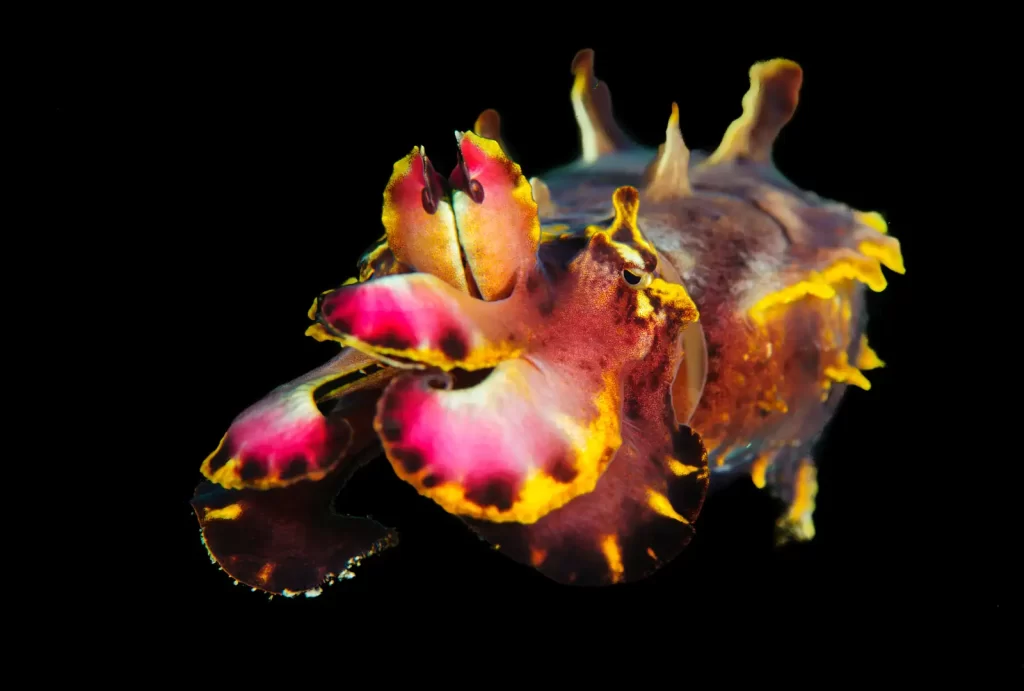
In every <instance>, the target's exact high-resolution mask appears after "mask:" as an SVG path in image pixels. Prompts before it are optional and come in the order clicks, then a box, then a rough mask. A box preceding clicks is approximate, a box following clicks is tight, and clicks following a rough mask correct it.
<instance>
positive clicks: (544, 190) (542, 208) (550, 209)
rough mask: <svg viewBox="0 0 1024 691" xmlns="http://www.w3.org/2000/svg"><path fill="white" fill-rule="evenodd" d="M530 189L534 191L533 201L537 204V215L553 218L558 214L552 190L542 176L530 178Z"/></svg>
mask: <svg viewBox="0 0 1024 691" xmlns="http://www.w3.org/2000/svg"><path fill="white" fill-rule="evenodd" d="M530 189H531V190H532V192H533V201H534V202H535V203H536V204H537V215H538V216H540V218H552V217H554V216H555V215H556V214H558V207H556V206H555V203H554V202H553V201H552V200H551V190H549V189H548V186H547V184H546V183H545V182H544V181H543V180H541V179H540V178H530Z"/></svg>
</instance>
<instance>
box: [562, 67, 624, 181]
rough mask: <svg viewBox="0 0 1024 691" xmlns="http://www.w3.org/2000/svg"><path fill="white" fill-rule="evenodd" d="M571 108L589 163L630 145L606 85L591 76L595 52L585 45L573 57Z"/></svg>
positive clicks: (584, 154) (586, 159) (584, 158)
mask: <svg viewBox="0 0 1024 691" xmlns="http://www.w3.org/2000/svg"><path fill="white" fill-rule="evenodd" d="M572 73H573V76H574V77H575V80H574V81H573V84H572V93H571V99H572V109H573V112H574V113H575V114H576V124H577V125H578V126H579V128H580V141H581V144H582V147H583V160H584V161H586V162H588V163H592V162H594V161H596V160H597V159H598V158H600V157H601V156H602V155H604V154H609V153H612V152H613V151H619V150H622V149H626V148H629V147H630V146H631V144H632V143H631V142H630V141H629V138H628V137H626V135H625V134H624V133H623V132H622V129H621V128H619V125H618V124H617V123H616V122H615V118H614V116H613V115H612V95H611V92H610V91H609V90H608V85H607V84H605V83H604V82H602V81H598V80H597V79H595V77H594V51H593V50H591V49H589V48H586V49H584V50H581V51H580V52H578V53H576V57H574V58H573V60H572Z"/></svg>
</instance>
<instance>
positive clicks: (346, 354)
mask: <svg viewBox="0 0 1024 691" xmlns="http://www.w3.org/2000/svg"><path fill="white" fill-rule="evenodd" d="M367 368H371V369H376V368H377V363H376V362H375V361H374V360H373V359H372V358H370V357H368V356H366V355H364V354H363V353H360V352H358V351H356V350H353V349H351V348H349V349H346V350H343V351H342V352H341V353H339V354H338V356H337V357H335V358H334V359H332V360H331V361H329V362H327V363H326V364H324V365H323V366H321V367H319V368H317V369H315V370H313V371H312V372H309V373H308V374H306V375H303V376H302V377H299V378H298V379H296V380H294V381H292V382H289V383H288V384H284V385H282V386H279V387H277V388H276V389H274V390H273V391H271V392H270V393H269V394H267V396H265V397H264V398H263V399H262V400H260V401H259V402H257V403H255V404H253V405H252V406H250V407H249V408H248V409H247V410H245V411H244V412H243V413H242V414H241V415H239V416H238V417H237V418H235V421H234V422H233V423H232V424H231V426H230V427H229V428H228V431H227V434H225V435H224V437H223V439H221V441H220V444H218V445H217V448H216V449H215V450H214V452H213V453H211V454H210V455H209V456H208V457H207V458H206V460H205V461H203V464H202V466H201V467H200V471H201V472H202V474H203V475H204V476H205V477H206V478H207V479H209V480H210V481H211V482H213V483H215V484H218V485H221V486H222V487H225V488H228V489H243V488H251V489H257V490H265V489H269V488H272V487H285V486H288V485H291V484H294V483H296V482H299V481H300V480H305V479H309V480H319V479H321V478H323V477H324V476H325V475H326V474H327V473H328V472H330V471H331V469H332V468H334V466H335V465H336V464H337V463H338V462H339V460H341V459H343V458H345V457H346V451H348V449H349V445H350V444H351V441H352V434H353V430H352V427H351V425H350V424H349V422H348V421H347V420H346V419H345V418H344V417H342V416H328V417H325V416H324V415H323V414H322V413H321V412H320V410H319V408H318V407H317V405H318V404H322V403H323V402H324V401H328V400H331V399H334V398H337V397H338V396H339V395H340V394H341V392H344V391H348V390H350V389H352V387H353V386H355V387H357V388H358V387H361V386H365V385H366V383H365V382H361V381H358V380H359V379H361V378H362V374H361V371H362V370H366V369H367Z"/></svg>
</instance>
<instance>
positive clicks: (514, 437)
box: [192, 50, 905, 596]
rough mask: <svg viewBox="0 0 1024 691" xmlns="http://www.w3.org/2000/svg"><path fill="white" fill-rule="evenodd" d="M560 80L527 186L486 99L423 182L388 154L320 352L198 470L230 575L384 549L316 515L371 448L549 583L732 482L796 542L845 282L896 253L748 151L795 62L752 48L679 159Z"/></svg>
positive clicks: (675, 134)
mask: <svg viewBox="0 0 1024 691" xmlns="http://www.w3.org/2000/svg"><path fill="white" fill-rule="evenodd" d="M572 73H573V82H572V87H571V92H570V98H571V102H572V107H573V110H574V113H575V115H576V120H577V124H578V126H579V136H580V141H581V146H582V156H581V158H580V160H578V161H576V162H575V163H572V164H570V165H568V166H566V167H564V168H560V169H556V170H554V171H549V172H546V173H543V179H541V178H539V177H531V178H529V179H528V178H527V177H525V176H524V175H523V171H522V170H521V169H520V167H519V166H518V165H517V164H516V163H515V162H514V161H513V160H512V159H511V158H510V156H509V153H508V150H507V149H506V148H505V145H504V143H503V142H502V140H501V122H500V118H499V117H498V114H497V112H496V111H493V110H489V111H484V112H483V113H482V114H481V115H480V117H479V118H478V119H477V121H476V123H475V125H474V130H473V131H472V132H457V133H456V152H455V160H456V165H455V167H454V170H452V172H451V174H450V175H449V176H448V177H447V178H445V177H443V176H441V175H440V174H438V172H437V171H436V170H435V169H434V167H433V164H432V163H431V161H430V160H429V159H428V158H427V157H426V155H425V153H424V151H423V148H422V147H416V148H414V149H412V150H411V152H410V153H409V155H408V156H406V157H404V158H403V159H402V160H400V161H398V162H397V163H396V164H395V166H394V169H393V172H392V176H391V179H390V180H389V181H388V183H387V185H386V188H385V192H384V198H383V201H384V207H383V213H382V225H383V229H384V232H383V235H382V236H381V237H380V238H379V240H378V241H377V242H375V243H374V244H373V245H372V246H371V247H370V249H368V250H367V251H366V252H365V253H364V255H363V256H362V258H361V259H360V261H359V262H358V266H357V272H356V273H357V276H356V278H352V279H349V280H348V281H346V282H344V283H343V284H342V285H341V286H340V287H338V288H337V289H334V290H328V291H326V292H324V293H323V294H321V295H320V296H319V297H317V298H316V300H315V301H314V304H313V307H312V308H311V309H310V312H309V316H310V318H311V320H313V324H312V325H311V326H310V327H309V329H308V330H307V334H308V335H309V336H311V337H313V338H315V339H317V340H319V341H323V342H331V343H338V344H340V346H341V347H342V350H341V352H340V353H339V354H338V355H337V356H336V357H335V358H334V359H332V360H330V361H329V362H327V363H326V364H325V365H323V366H322V367H320V368H318V369H316V370H314V371H313V372H310V373H309V374H307V375H305V376H303V377H300V378H299V379H297V380H295V381H293V382H291V383H289V384H285V385H283V386H280V387H278V388H277V389H275V390H273V391H272V392H271V393H270V394H268V395H267V396H266V397H265V398H264V399H263V400H261V401H259V402H257V403H256V404H254V405H253V406H251V407H250V408H249V409H247V410H246V411H244V412H243V413H242V414H241V415H239V416H238V417H237V418H236V419H235V421H234V422H233V423H232V424H231V426H230V427H229V429H228V432H227V433H226V434H225V436H224V438H223V439H222V440H221V443H220V444H219V445H218V446H217V448H216V449H215V450H214V452H213V453H211V454H210V455H209V456H208V457H207V458H206V460H205V461H204V462H203V463H202V465H201V468H200V471H201V473H202V474H203V475H204V476H205V478H206V481H204V482H203V483H201V484H200V486H199V487H198V488H197V490H196V493H195V496H194V497H193V498H192V506H193V509H194V511H195V513H196V516H197V518H198V520H199V524H200V527H201V530H202V536H203V542H204V544H205V545H206V547H207V549H208V551H209V553H210V556H211V558H212V559H213V560H214V561H215V562H216V563H217V564H218V565H219V566H220V567H221V568H222V569H223V570H224V571H225V572H226V573H227V574H228V575H229V576H230V577H232V578H234V579H235V580H237V581H238V582H240V583H243V584H245V585H247V586H249V587H251V588H253V589H256V590H261V591H264V592H268V593H272V594H284V595H295V594H299V593H306V594H307V595H309V596H313V595H317V594H319V593H320V592H321V588H322V586H323V585H324V584H325V583H331V582H333V581H335V580H338V579H346V578H350V577H351V576H352V575H353V573H352V569H353V568H354V567H355V566H356V565H358V564H359V563H360V561H361V560H362V559H363V558H365V557H367V556H370V555H373V554H376V553H378V552H380V551H381V550H383V549H386V548H388V547H391V546H393V545H395V544H396V543H397V533H396V531H395V530H393V529H390V528H387V527H385V526H383V525H380V524H378V523H377V522H375V521H373V520H372V519H369V518H358V517H352V516H344V515H340V514H337V513H335V512H334V510H333V508H332V503H333V500H334V497H335V495H336V494H337V492H338V491H339V490H340V489H341V487H342V486H343V485H344V483H345V482H346V480H347V479H348V478H349V477H350V476H351V475H352V473H354V472H356V471H357V470H358V468H359V467H361V466H362V465H363V464H364V463H366V462H368V461H369V460H371V459H372V458H374V457H375V456H377V455H378V454H379V453H380V450H381V449H382V450H383V454H384V456H385V458H386V459H387V462H388V463H389V464H390V465H391V467H392V469H393V470H394V471H395V473H396V475H398V477H399V478H401V479H402V480H404V481H405V482H408V483H409V484H411V485H412V486H413V487H414V488H415V489H416V490H417V491H418V492H419V493H420V494H422V495H423V496H424V497H427V498H429V499H431V500H433V502H435V503H436V504H437V505H439V507H440V508H442V509H443V510H446V511H448V512H449V513H452V514H454V515H456V516H458V517H459V518H461V519H462V520H463V521H464V522H465V523H466V524H467V525H468V526H469V527H470V528H471V529H473V530H474V531H476V532H477V533H478V534H479V535H480V536H481V537H482V538H484V539H485V540H487V541H489V542H491V543H492V544H493V545H494V547H495V548H496V549H498V550H499V551H501V552H502V553H503V554H505V555H507V556H509V557H510V558H511V559H513V560H515V561H517V562H519V563H521V564H524V565H526V566H529V567H532V568H534V569H537V570H538V571H540V572H541V573H543V574H544V575H546V576H547V577H548V578H550V579H552V580H553V581H556V582H558V583H564V584H573V585H610V584H619V583H626V582H630V581H635V580H638V579H641V578H644V577H646V576H647V575H649V574H650V573H652V572H653V571H654V570H656V569H658V568H660V567H662V566H664V565H666V564H668V563H669V562H671V561H672V560H673V559H674V558H675V557H676V556H677V555H678V554H679V553H680V552H681V551H682V550H683V549H684V548H685V546H686V545H687V544H688V543H689V541H690V539H691V538H692V536H693V534H694V530H695V524H696V522H697V521H698V518H699V514H700V511H701V508H702V506H703V503H704V500H705V495H706V494H707V492H708V491H709V489H713V488H715V487H721V486H723V485H724V484H726V483H727V481H728V480H729V479H731V478H736V477H739V476H743V475H748V476H749V477H750V478H751V481H752V482H753V483H754V484H755V485H756V486H757V487H764V488H766V489H768V490H769V491H771V492H772V494H773V495H774V496H775V497H777V498H778V499H779V500H780V501H781V502H782V503H783V504H784V507H785V508H784V509H783V510H782V512H781V514H780V516H779V519H778V521H777V525H776V529H777V539H778V541H779V542H780V543H782V542H786V541H789V540H808V539H812V538H813V537H814V535H815V532H816V531H815V526H814V521H813V514H814V509H815V501H816V497H817V491H818V477H817V471H816V463H815V457H814V453H815V448H816V446H815V445H816V442H817V440H818V439H819V438H820V436H821V434H822V430H823V429H824V428H825V425H826V424H827V423H828V422H829V420H830V419H831V417H832V416H833V414H834V413H835V410H836V407H837V405H838V402H839V400H840V399H841V397H842V395H843V394H844V392H845V390H846V388H847V387H848V386H851V385H852V386H855V387H858V388H862V389H869V388H871V386H872V383H871V381H870V380H869V379H868V377H867V376H866V375H865V372H870V371H871V370H874V369H877V368H879V367H883V366H884V363H883V362H882V360H881V359H880V358H879V356H878V355H877V354H876V353H875V352H874V350H873V349H872V348H871V346H870V345H869V344H868V340H867V335H866V333H865V324H866V307H865V292H866V290H872V291H876V292H877V291H881V290H884V289H885V288H886V287H887V279H886V276H885V275H884V274H883V272H882V267H885V268H888V269H889V270H891V271H894V272H896V273H900V274H902V273H903V272H904V270H905V267H904V264H903V258H902V255H901V251H900V244H899V241H898V240H897V239H896V238H894V237H892V236H891V235H890V234H889V227H888V224H887V222H886V220H885V219H884V218H883V217H882V215H881V214H879V213H877V212H863V211H859V210H856V209H852V208H850V207H848V206H846V205H844V204H842V203H839V202H835V201H832V200H827V199H823V198H821V197H819V196H817V195H815V194H813V193H811V192H807V191H805V190H802V189H800V188H798V187H797V186H796V185H794V184H793V183H791V182H790V181H789V180H787V179H786V178H785V176H784V175H783V174H782V173H781V172H780V171H779V170H778V169H777V168H776V167H775V166H774V164H773V150H774V146H775V142H776V139H777V137H778V135H779V133H780V131H781V130H782V128H783V127H784V126H785V125H786V124H787V123H788V122H789V121H790V120H791V118H792V117H793V114H794V113H795V111H796V108H797V106H798V102H799V91H800V87H801V84H802V81H803V71H802V69H801V68H800V67H799V66H798V65H796V63H793V62H791V61H788V60H781V59H779V60H769V61H766V62H761V63H757V64H756V65H754V66H753V67H752V68H751V70H750V89H749V90H748V92H747V93H746V95H745V96H744V97H743V100H742V113H741V114H740V116H739V117H738V118H737V119H736V121H735V122H733V123H732V125H731V126H729V127H728V129H727V130H726V132H725V135H724V137H723V139H722V142H721V143H720V145H719V146H718V148H717V149H716V150H715V151H714V152H712V153H711V154H710V155H705V154H703V153H701V152H692V155H691V152H690V150H689V149H688V148H687V146H686V144H685V143H684V139H683V133H682V132H681V131H680V128H679V109H678V107H677V106H676V104H674V103H673V104H672V109H671V115H670V117H669V121H668V126H667V128H666V135H665V141H664V142H663V143H662V144H661V145H660V146H659V148H658V149H657V150H647V149H642V148H640V147H639V146H637V145H635V144H634V143H632V142H631V141H629V139H628V138H627V137H626V136H625V135H624V134H623V131H622V129H621V128H620V127H619V125H618V124H617V123H616V122H615V120H614V117H613V115H612V108H611V95H610V92H609V90H608V87H607V86H606V85H605V84H604V83H603V82H600V81H598V80H597V79H596V78H595V76H594V53H593V51H591V50H583V51H580V52H579V53H578V54H577V55H576V58H575V59H574V60H573V64H572ZM818 117H821V115H820V114H819V115H818ZM826 117H827V114H826ZM438 539H443V538H442V537H441V536H439V538H438Z"/></svg>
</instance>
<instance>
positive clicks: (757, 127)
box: [707, 59, 803, 165]
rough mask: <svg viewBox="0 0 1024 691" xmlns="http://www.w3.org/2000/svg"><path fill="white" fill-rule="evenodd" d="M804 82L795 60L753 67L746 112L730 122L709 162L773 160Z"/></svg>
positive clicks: (766, 63) (777, 61)
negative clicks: (780, 136)
mask: <svg viewBox="0 0 1024 691" xmlns="http://www.w3.org/2000/svg"><path fill="white" fill-rule="evenodd" d="M802 82H803V70H801V69H800V65H798V64H796V63H795V62H793V61H792V60H782V59H775V60H768V61H766V62H759V63H757V64H755V65H754V66H753V67H751V68H750V90H749V91H747V93H746V95H745V96H744V97H743V114H742V115H741V116H740V117H739V118H737V119H736V120H734V121H733V123H732V124H731V125H729V129H728V130H726V132H725V136H724V137H722V142H721V144H719V145H718V148H717V149H715V151H714V153H712V154H711V156H710V157H709V158H708V160H707V163H708V164H711V165H713V164H715V163H719V162H722V161H729V160H750V161H756V162H758V163H768V162H770V161H771V156H772V146H773V145H774V143H775V138H776V137H778V136H779V132H780V131H782V128H783V127H785V125H786V123H787V122H789V120H790V118H792V117H793V113H794V112H796V106H797V103H798V102H799V98H800V85H801V84H802Z"/></svg>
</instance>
